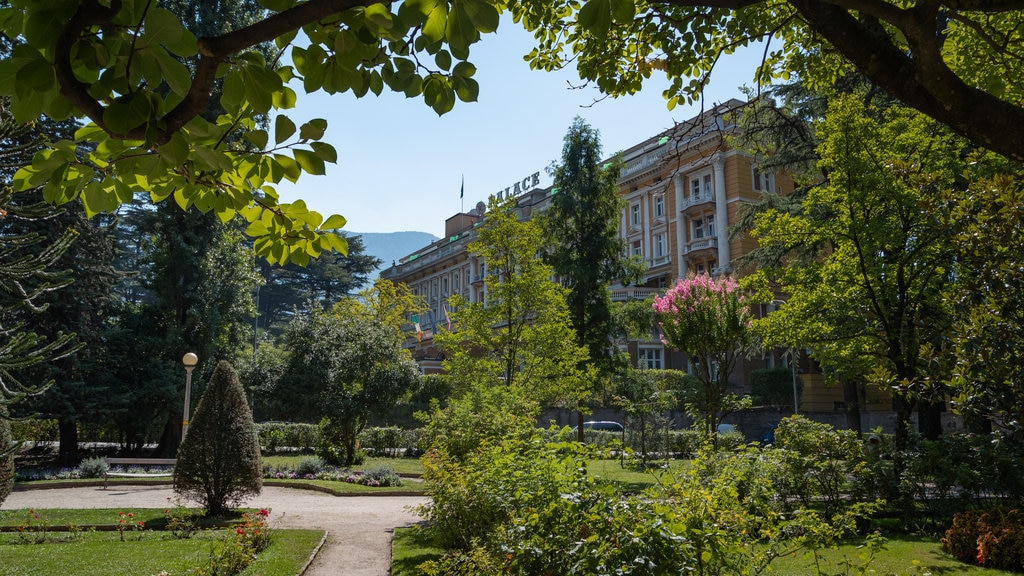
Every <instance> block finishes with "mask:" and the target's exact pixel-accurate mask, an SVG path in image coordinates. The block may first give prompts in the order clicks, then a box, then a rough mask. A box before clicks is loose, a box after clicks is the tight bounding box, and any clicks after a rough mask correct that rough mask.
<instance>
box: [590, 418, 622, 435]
mask: <svg viewBox="0 0 1024 576" xmlns="http://www.w3.org/2000/svg"><path fill="white" fill-rule="evenodd" d="M583 429H584V430H604V431H606V432H622V431H623V427H622V424H619V423H618V422H612V421H610V420H595V421H591V422H584V423H583Z"/></svg>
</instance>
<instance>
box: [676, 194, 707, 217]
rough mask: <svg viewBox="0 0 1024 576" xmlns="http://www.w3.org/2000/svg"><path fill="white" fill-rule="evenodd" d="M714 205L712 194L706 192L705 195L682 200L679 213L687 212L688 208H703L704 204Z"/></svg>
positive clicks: (691, 196)
mask: <svg viewBox="0 0 1024 576" xmlns="http://www.w3.org/2000/svg"><path fill="white" fill-rule="evenodd" d="M714 203H715V195H714V194H713V193H710V192H708V193H705V194H701V195H699V196H693V195H690V196H687V197H686V198H684V199H683V201H682V202H681V203H680V205H679V211H680V212H684V211H686V210H689V209H690V208H693V207H694V206H703V205H704V204H714Z"/></svg>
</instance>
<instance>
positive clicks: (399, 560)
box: [391, 526, 444, 576]
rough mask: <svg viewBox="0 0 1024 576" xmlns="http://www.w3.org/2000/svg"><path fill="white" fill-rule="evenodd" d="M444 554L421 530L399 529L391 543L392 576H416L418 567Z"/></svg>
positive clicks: (415, 528)
mask: <svg viewBox="0 0 1024 576" xmlns="http://www.w3.org/2000/svg"><path fill="white" fill-rule="evenodd" d="M442 554H444V550H443V549H441V548H437V547H436V546H434V545H432V544H431V543H430V542H429V541H428V540H427V539H426V538H425V536H424V532H423V531H422V530H420V529H419V528H417V527H415V526H413V527H412V528H397V529H395V536H394V539H393V540H392V541H391V576H415V575H416V574H418V572H417V571H416V567H417V566H419V565H420V564H422V563H424V562H426V561H427V560H436V559H438V558H440V557H441V555H442Z"/></svg>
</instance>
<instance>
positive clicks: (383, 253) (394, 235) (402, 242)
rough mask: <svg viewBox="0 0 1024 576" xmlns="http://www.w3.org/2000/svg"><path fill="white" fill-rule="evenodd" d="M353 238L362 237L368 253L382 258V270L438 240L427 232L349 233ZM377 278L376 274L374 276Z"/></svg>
mask: <svg viewBox="0 0 1024 576" xmlns="http://www.w3.org/2000/svg"><path fill="white" fill-rule="evenodd" d="M348 233H349V234H351V235H352V236H362V237H363V245H364V246H366V253H367V254H370V255H372V256H376V257H377V258H380V259H381V261H382V262H383V264H381V268H387V267H389V266H391V262H392V261H395V262H397V261H398V259H399V258H402V257H404V256H408V255H409V254H412V253H413V252H415V251H417V250H419V249H420V248H423V247H424V246H429V245H430V243H431V242H434V241H435V240H438V238H437V236H434V235H432V234H427V233H426V232H348ZM373 277H374V278H376V277H377V275H376V274H374V275H373Z"/></svg>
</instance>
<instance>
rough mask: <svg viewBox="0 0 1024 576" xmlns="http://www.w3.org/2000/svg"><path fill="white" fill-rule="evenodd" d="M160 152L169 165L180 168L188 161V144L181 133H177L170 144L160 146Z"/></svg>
mask: <svg viewBox="0 0 1024 576" xmlns="http://www.w3.org/2000/svg"><path fill="white" fill-rule="evenodd" d="M159 152H160V155H161V156H163V157H164V158H165V159H166V160H167V163H168V164H170V165H171V166H180V165H182V164H184V163H185V161H186V160H188V143H187V142H185V137H184V136H182V134H181V132H175V133H174V135H173V136H171V139H170V141H169V142H167V143H166V144H161V145H160V148H159Z"/></svg>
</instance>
